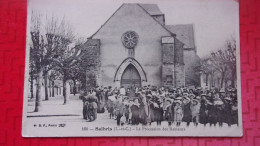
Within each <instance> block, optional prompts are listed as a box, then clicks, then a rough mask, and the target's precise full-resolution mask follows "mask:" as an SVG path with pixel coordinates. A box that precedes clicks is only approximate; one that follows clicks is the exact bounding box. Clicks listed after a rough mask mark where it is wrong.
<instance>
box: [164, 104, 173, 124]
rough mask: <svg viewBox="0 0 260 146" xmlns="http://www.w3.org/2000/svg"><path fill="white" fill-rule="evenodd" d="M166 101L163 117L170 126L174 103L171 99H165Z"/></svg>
mask: <svg viewBox="0 0 260 146" xmlns="http://www.w3.org/2000/svg"><path fill="white" fill-rule="evenodd" d="M166 103H167V105H166V111H165V119H166V120H167V121H168V126H171V125H172V122H174V104H173V103H172V100H171V99H166Z"/></svg>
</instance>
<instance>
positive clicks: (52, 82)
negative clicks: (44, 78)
mask: <svg viewBox="0 0 260 146" xmlns="http://www.w3.org/2000/svg"><path fill="white" fill-rule="evenodd" d="M51 85H52V86H51V88H52V97H54V80H53V81H51Z"/></svg>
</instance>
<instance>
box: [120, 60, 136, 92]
mask: <svg viewBox="0 0 260 146" xmlns="http://www.w3.org/2000/svg"><path fill="white" fill-rule="evenodd" d="M121 87H124V88H130V89H131V88H134V87H141V77H140V75H139V73H138V71H137V69H136V68H135V67H134V66H133V65H132V64H129V65H128V66H127V67H126V69H125V71H124V73H123V75H122V78H121Z"/></svg>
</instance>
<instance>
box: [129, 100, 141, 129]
mask: <svg viewBox="0 0 260 146" xmlns="http://www.w3.org/2000/svg"><path fill="white" fill-rule="evenodd" d="M139 108H140V103H139V99H138V98H137V97H135V98H133V104H132V105H131V107H130V109H131V113H132V118H131V122H132V125H138V124H139V121H140V119H139Z"/></svg>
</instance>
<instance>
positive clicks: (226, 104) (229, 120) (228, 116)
mask: <svg viewBox="0 0 260 146" xmlns="http://www.w3.org/2000/svg"><path fill="white" fill-rule="evenodd" d="M224 111H225V112H224V115H223V116H224V117H225V118H224V120H225V121H224V122H226V123H227V124H228V126H229V127H230V126H231V123H232V116H231V111H232V103H231V98H230V97H225V98H224Z"/></svg>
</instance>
